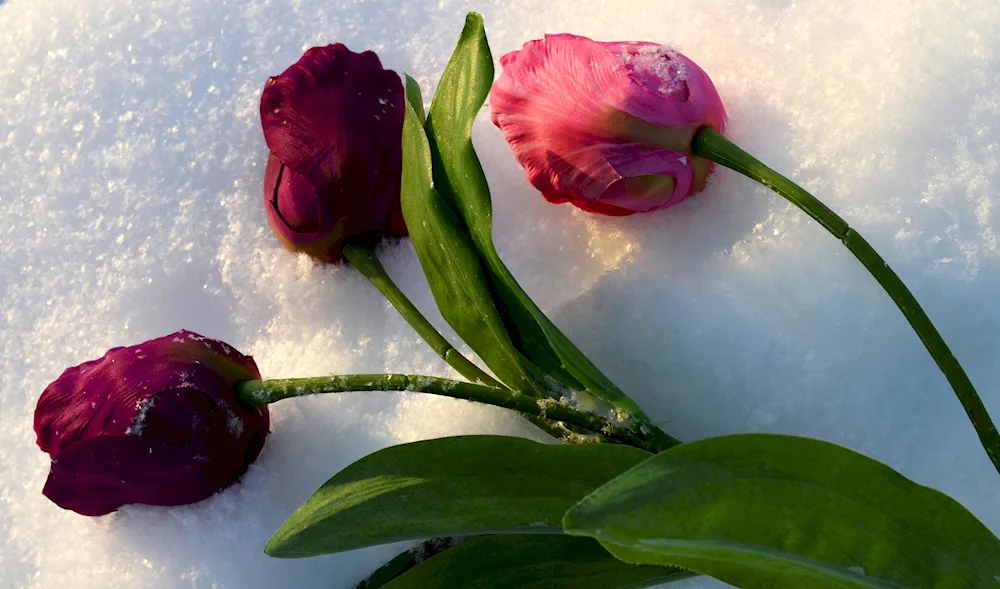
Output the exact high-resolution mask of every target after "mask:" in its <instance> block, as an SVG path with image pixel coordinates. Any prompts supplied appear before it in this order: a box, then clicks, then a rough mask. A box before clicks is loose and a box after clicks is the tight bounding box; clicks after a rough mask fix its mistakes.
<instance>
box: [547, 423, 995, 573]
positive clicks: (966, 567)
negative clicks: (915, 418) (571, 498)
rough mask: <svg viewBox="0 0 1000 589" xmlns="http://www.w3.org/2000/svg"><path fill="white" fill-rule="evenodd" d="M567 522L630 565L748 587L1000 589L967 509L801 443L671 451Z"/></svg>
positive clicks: (844, 455) (852, 457)
mask: <svg viewBox="0 0 1000 589" xmlns="http://www.w3.org/2000/svg"><path fill="white" fill-rule="evenodd" d="M563 526H564V527H565V529H566V531H567V532H568V533H570V534H574V535H582V536H590V537H593V538H596V539H597V540H599V541H600V542H601V543H602V544H603V545H604V546H605V547H606V548H608V550H610V551H611V552H612V553H614V554H615V555H616V556H618V557H619V558H621V559H622V560H624V561H626V562H631V563H641V564H660V565H670V566H678V567H683V568H686V569H690V570H693V571H697V572H699V573H702V574H705V575H709V576H712V577H715V578H717V579H720V580H722V581H725V582H726V583H730V584H732V585H735V586H737V587H743V588H746V589H764V588H767V589H785V588H788V589H800V588H803V587H808V588H816V589H898V588H906V589H997V588H998V587H1000V540H998V539H997V537H996V536H994V535H993V534H992V533H991V532H990V531H989V530H988V529H987V528H986V527H985V526H984V525H983V524H982V523H980V522H979V520H977V519H976V518H975V516H973V515H972V514H971V513H969V512H968V511H967V510H966V509H965V508H964V507H962V506H961V505H959V504H958V503H957V502H955V501H954V500H953V499H951V498H949V497H948V496H946V495H944V494H942V493H939V492H938V491H935V490H933V489H930V488H927V487H924V486H921V485H918V484H917V483H914V482H913V481H910V480H909V479H906V478H905V477H903V476H902V475H900V474H899V473H897V472H896V471H894V470H892V469H891V468H889V467H888V466H885V465H883V464H881V463H879V462H876V461H875V460H872V459H871V458H867V457H865V456H863V455H861V454H858V453H856V452H853V451H851V450H848V449H846V448H842V447H840V446H837V445H835V444H830V443H827V442H821V441H817V440H810V439H806V438H798V437H791V436H779V435H767V434H746V435H734V436H725V437H721V438H712V439H708V440H702V441H700V442H694V443H690V444H684V445H682V446H678V447H676V448H673V449H671V450H668V451H666V452H663V453H661V454H658V455H657V456H655V457H653V458H651V459H649V460H647V461H646V462H644V463H642V464H641V465H639V466H637V467H635V468H633V469H632V470H630V471H628V472H626V473H625V474H623V475H622V476H620V477H618V478H616V479H614V480H612V481H610V482H609V483H607V484H606V485H604V486H602V487H601V488H600V489H598V490H596V491H594V492H593V493H592V494H590V495H589V496H587V497H586V498H585V499H583V500H582V501H580V503H579V504H577V505H576V506H575V507H573V509H571V510H569V511H568V512H567V514H566V517H565V518H564V519H563Z"/></svg>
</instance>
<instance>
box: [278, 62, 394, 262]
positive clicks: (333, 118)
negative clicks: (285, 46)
mask: <svg viewBox="0 0 1000 589" xmlns="http://www.w3.org/2000/svg"><path fill="white" fill-rule="evenodd" d="M405 109H406V104H405V102H404V98H403V84H402V82H401V81H400V79H399V76H398V75H396V73H395V72H392V71H390V70H384V69H382V64H381V63H380V62H379V59H378V56H376V55H375V54H374V53H372V52H371V51H365V52H364V53H353V52H351V51H349V50H348V49H347V47H344V46H343V45H341V44H339V43H338V44H336V45H327V46H326V47H313V48H312V49H309V50H308V51H306V52H305V54H303V55H302V58H301V59H299V61H298V62H296V63H295V64H294V65H292V66H291V67H290V68H288V69H287V70H285V71H284V72H283V73H282V74H281V75H279V76H275V77H272V78H270V79H269V80H268V81H267V84H266V85H265V87H264V92H263V93H262V95H261V99H260V117H261V123H262V126H263V128H264V139H265V140H266V141H267V146H268V148H269V149H270V150H271V154H270V157H269V158H268V162H267V168H266V170H265V172H264V204H265V207H266V209H267V217H268V221H269V222H270V223H271V227H272V228H273V229H274V233H275V234H276V235H277V236H278V239H280V240H281V242H282V243H283V244H284V245H285V247H287V248H288V249H289V250H291V251H294V252H305V253H307V254H309V255H310V256H312V257H314V258H316V259H318V260H321V261H324V262H337V261H340V260H341V259H342V257H343V255H342V252H341V249H342V248H343V245H344V242H345V241H346V240H348V239H351V238H363V237H378V236H384V235H399V236H404V235H406V234H407V232H406V225H405V224H404V222H403V215H402V209H401V207H400V202H399V189H400V175H401V173H402V165H403V156H402V132H403V117H404V115H405V112H406V110H405Z"/></svg>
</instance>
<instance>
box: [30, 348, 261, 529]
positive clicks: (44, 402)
mask: <svg viewBox="0 0 1000 589" xmlns="http://www.w3.org/2000/svg"><path fill="white" fill-rule="evenodd" d="M259 378H260V373H259V372H258V371H257V365H256V364H254V361H253V358H251V357H250V356H244V355H243V354H241V353H239V352H237V351H236V350H234V349H233V348H232V347H230V346H229V345H228V344H226V343H225V342H221V341H218V340H213V339H209V338H206V337H202V336H200V335H198V334H196V333H192V332H190V331H178V332H177V333H174V334H171V335H168V336H166V337H161V338H159V339H154V340H150V341H148V342H145V343H142V344H139V345H137V346H129V347H127V348H114V349H112V350H109V351H108V352H107V353H106V354H104V357H103V358H101V359H99V360H91V361H90V362H84V363H83V364H80V365H79V366H74V367H73V368H67V369H66V370H65V371H64V372H63V373H62V376H60V377H59V378H58V379H56V380H55V382H53V383H52V384H50V385H49V386H48V387H46V388H45V391H44V392H43V393H42V396H41V398H39V399H38V406H37V407H36V408H35V433H36V434H37V435H38V446H39V447H40V448H41V449H42V450H44V451H45V452H48V454H49V456H51V457H52V468H51V469H50V470H49V478H48V480H47V481H46V482H45V487H44V488H43V489H42V493H43V494H44V495H45V496H46V497H48V498H49V499H51V500H52V502H53V503H55V504H56V505H58V506H60V507H62V508H64V509H71V510H73V511H75V512H77V513H80V514H83V515H94V516H96V515H105V514H107V513H111V512H112V511H115V510H116V509H118V508H119V507H121V506H122V505H127V504H129V503H145V504H147V505H183V504H186V503H194V502H196V501H201V500H202V499H205V498H207V497H210V496H211V495H212V494H214V493H215V492H216V491H219V490H221V489H224V488H226V487H227V486H229V485H230V484H232V483H233V482H235V481H236V480H237V479H238V478H239V477H240V476H241V475H242V474H243V473H244V472H246V470H247V467H248V466H249V465H250V463H251V462H253V461H254V460H255V459H256V458H257V455H258V454H260V451H261V448H263V446H264V439H265V438H266V437H267V433H268V426H269V421H270V420H269V416H268V411H267V408H266V407H261V408H259V409H256V408H251V407H248V406H246V405H244V404H243V403H241V402H240V401H239V400H238V399H237V396H236V385H237V384H239V383H240V382H243V381H247V380H256V379H259Z"/></svg>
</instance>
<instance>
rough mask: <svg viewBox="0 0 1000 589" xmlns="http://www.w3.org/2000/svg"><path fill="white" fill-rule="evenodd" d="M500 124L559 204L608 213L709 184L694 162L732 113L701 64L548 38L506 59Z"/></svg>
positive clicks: (645, 206) (624, 45) (499, 91)
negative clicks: (698, 146)
mask: <svg viewBox="0 0 1000 589" xmlns="http://www.w3.org/2000/svg"><path fill="white" fill-rule="evenodd" d="M500 64H501V65H502V66H503V74H502V75H501V76H500V78H499V79H498V80H497V81H496V83H495V84H494V85H493V89H492V90H491V92H490V111H491V115H492V120H493V123H494V124H495V125H496V126H497V127H499V128H500V130H501V131H502V132H503V134H504V137H505V138H506V139H507V141H508V143H510V146H511V148H512V149H513V150H514V155H515V157H516V158H517V160H518V162H520V164H521V165H522V166H523V167H524V169H525V171H526V172H527V174H528V180H529V181H530V182H531V184H532V185H533V186H535V188H537V189H538V190H540V191H541V192H542V194H543V195H544V196H545V198H546V199H548V200H549V201H551V202H567V201H568V202H571V203H573V204H574V205H576V206H578V207H580V208H582V209H584V210H588V211H593V212H596V213H602V214H606V215H631V214H633V213H637V212H646V211H654V210H657V209H662V208H665V207H668V206H671V205H674V204H676V203H678V202H680V201H682V200H684V199H685V198H687V197H688V196H691V195H692V194H694V193H695V192H697V191H699V190H701V189H702V188H703V187H704V186H705V182H706V180H707V178H708V175H709V174H710V173H711V171H712V169H713V165H712V163H711V162H710V161H708V160H706V159H703V158H700V157H694V156H693V155H692V154H691V140H692V138H693V137H694V135H695V133H696V132H697V131H698V130H699V129H700V128H702V127H705V126H707V127H711V128H712V129H715V130H716V131H719V132H722V130H723V128H724V126H725V123H726V111H725V108H724V107H723V106H722V100H721V99H720V98H719V94H718V92H716V90H715V86H714V85H713V84H712V81H711V80H710V79H709V78H708V75H707V74H705V72H704V71H702V69H701V68H699V67H698V66H697V65H696V64H695V63H694V62H692V61H691V60H689V59H688V58H686V57H684V56H683V55H681V54H680V53H677V52H676V51H673V50H671V49H668V48H666V47H664V46H661V45H656V44H654V43H645V42H614V43H601V42H596V41H592V40H590V39H588V38H586V37H579V36H576V35H566V34H564V35H547V36H546V37H545V38H544V39H541V40H536V41H529V42H528V43H525V45H524V47H523V48H522V49H521V50H520V51H515V52H512V53H508V54H507V55H505V56H503V57H502V58H501V59H500Z"/></svg>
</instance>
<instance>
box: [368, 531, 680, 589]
mask: <svg viewBox="0 0 1000 589" xmlns="http://www.w3.org/2000/svg"><path fill="white" fill-rule="evenodd" d="M692 576H693V574H692V573H689V572H687V571H681V570H679V569H675V568H671V567H661V566H636V565H630V564H625V563H623V562H621V561H620V560H617V559H616V558H614V557H613V556H611V555H610V554H608V552H607V551H606V550H605V549H604V548H601V545H600V544H599V543H597V542H595V541H593V540H591V539H589V538H570V537H568V536H519V535H511V536H486V537H482V538H476V539H474V540H471V541H469V542H465V543H464V544H459V545H458V546H455V547H453V548H449V549H447V550H445V551H443V552H441V553H440V554H437V555H435V556H433V557H431V558H429V559H427V560H425V561H423V562H421V563H420V564H418V565H416V566H415V567H414V568H412V569H410V570H409V571H407V572H405V573H404V574H402V575H400V576H399V577H397V578H396V579H394V580H392V581H390V582H389V583H387V584H385V585H382V587H384V589H455V588H456V587H461V588H462V589H622V588H625V587H627V588H628V589H639V588H640V587H652V586H653V585H659V584H663V583H669V582H671V581H679V580H681V579H687V578H690V577H692Z"/></svg>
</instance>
